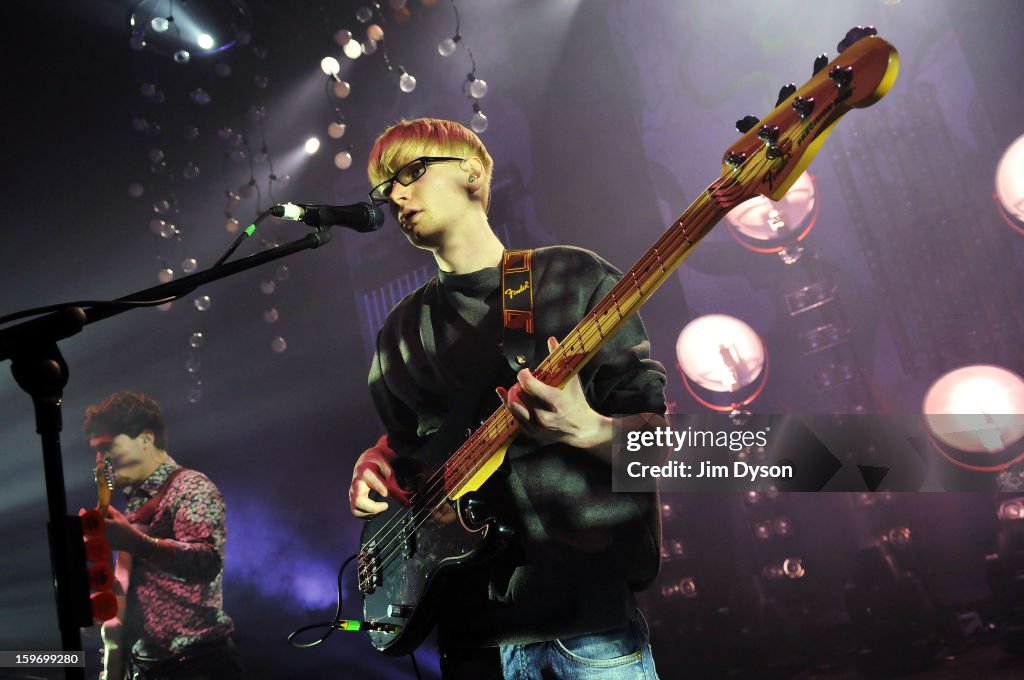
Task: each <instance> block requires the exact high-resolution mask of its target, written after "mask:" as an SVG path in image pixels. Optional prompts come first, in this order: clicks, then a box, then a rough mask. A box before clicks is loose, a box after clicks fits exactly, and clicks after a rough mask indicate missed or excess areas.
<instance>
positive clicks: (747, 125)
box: [736, 116, 761, 134]
mask: <svg viewBox="0 0 1024 680" xmlns="http://www.w3.org/2000/svg"><path fill="white" fill-rule="evenodd" d="M760 122H761V119H760V118H758V117H757V116H744V117H743V118H742V119H741V120H738V121H736V129H737V130H739V131H740V132H742V133H743V134H746V133H748V132H750V130H752V129H753V127H754V126H755V125H757V124H758V123H760Z"/></svg>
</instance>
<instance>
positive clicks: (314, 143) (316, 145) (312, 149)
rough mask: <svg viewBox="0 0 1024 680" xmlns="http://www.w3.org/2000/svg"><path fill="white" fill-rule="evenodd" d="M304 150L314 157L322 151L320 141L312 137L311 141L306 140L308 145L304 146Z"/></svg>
mask: <svg viewBox="0 0 1024 680" xmlns="http://www.w3.org/2000/svg"><path fill="white" fill-rule="evenodd" d="M303 148H304V149H305V150H306V153H308V154H309V155H310V156H312V155H313V154H315V153H316V152H317V151H319V150H320V140H319V139H317V138H316V137H310V138H309V139H307V140H306V143H305V144H304V145H303Z"/></svg>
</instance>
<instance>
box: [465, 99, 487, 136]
mask: <svg viewBox="0 0 1024 680" xmlns="http://www.w3.org/2000/svg"><path fill="white" fill-rule="evenodd" d="M473 111H474V113H473V117H472V118H471V119H470V121H469V127H470V129H471V130H473V132H475V133H477V134H481V133H483V132H485V131H486V130H487V116H486V115H484V112H483V111H481V110H480V105H479V104H477V103H474V104H473Z"/></svg>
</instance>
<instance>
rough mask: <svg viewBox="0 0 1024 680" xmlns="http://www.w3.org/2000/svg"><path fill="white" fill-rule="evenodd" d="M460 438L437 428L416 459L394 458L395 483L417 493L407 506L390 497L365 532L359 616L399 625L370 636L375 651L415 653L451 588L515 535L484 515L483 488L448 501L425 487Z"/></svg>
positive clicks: (437, 490) (431, 486) (435, 487)
mask: <svg viewBox="0 0 1024 680" xmlns="http://www.w3.org/2000/svg"><path fill="white" fill-rule="evenodd" d="M464 433H465V430H464V429H462V430H461V432H460V434H461V436H460V437H452V436H446V433H445V432H444V430H442V431H441V432H439V433H438V434H437V435H435V436H434V437H433V438H432V439H431V440H430V442H428V444H427V446H425V447H424V448H422V449H420V450H419V451H418V452H417V454H416V456H415V458H411V457H402V458H398V459H396V460H395V461H393V468H394V470H395V474H396V476H397V480H398V484H399V486H400V487H402V488H403V489H406V490H408V491H413V492H414V496H413V501H412V502H411V503H410V504H409V505H407V506H404V505H402V504H400V503H399V502H397V501H395V500H392V499H388V505H389V507H388V509H387V510H386V511H384V512H382V513H381V514H380V515H377V516H376V517H374V518H372V519H370V520H369V521H368V522H367V523H366V525H365V526H364V527H363V531H362V534H361V536H360V541H359V543H360V550H359V560H358V564H359V590H360V592H361V593H362V595H363V618H364V619H365V620H366V621H370V622H373V623H385V624H392V625H396V626H401V630H399V631H397V632H394V633H388V632H381V631H370V633H369V635H370V641H371V643H372V644H373V646H374V647H375V648H376V649H377V650H378V651H379V652H382V653H383V654H387V655H388V656H401V655H403V654H408V653H410V652H412V651H413V650H415V649H416V647H418V646H419V645H420V643H421V642H423V640H424V639H425V638H426V637H427V635H428V634H429V633H430V630H431V628H432V627H433V625H434V622H435V621H436V618H437V612H438V609H439V607H443V606H444V599H445V592H446V590H447V587H448V584H450V583H452V582H453V581H457V580H458V579H459V575H460V574H465V570H467V569H469V568H472V566H474V565H478V564H479V563H480V562H481V561H483V560H485V559H487V558H489V557H491V556H493V555H494V554H496V553H497V552H498V551H499V550H500V549H501V547H502V546H504V545H506V544H507V541H508V539H509V538H511V536H512V532H511V530H509V529H508V528H507V527H505V526H503V525H501V524H499V523H498V521H497V519H496V518H495V517H494V516H492V515H490V514H489V512H488V509H489V507H490V504H486V505H485V504H484V502H483V496H484V494H483V489H482V490H481V492H472V493H468V494H466V495H464V496H462V497H461V498H459V499H458V500H457V501H454V502H452V501H450V500H446V499H445V494H444V491H443V490H441V489H440V488H438V487H439V486H440V485H439V484H436V483H435V484H431V482H430V477H431V474H432V473H433V471H435V470H438V469H439V468H441V466H442V465H443V463H444V462H445V461H446V460H447V459H448V457H449V455H450V454H451V452H452V451H454V450H456V449H458V445H459V444H460V443H461V441H456V442H455V444H454V445H448V444H449V442H450V441H451V440H452V439H463V438H464V436H465V435H464ZM488 485H490V482H488V484H487V485H485V488H486V486H488ZM435 506H436V508H435Z"/></svg>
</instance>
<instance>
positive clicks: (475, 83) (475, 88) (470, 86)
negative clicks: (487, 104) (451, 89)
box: [463, 73, 487, 99]
mask: <svg viewBox="0 0 1024 680" xmlns="http://www.w3.org/2000/svg"><path fill="white" fill-rule="evenodd" d="M463 90H464V91H465V93H466V94H468V95H469V96H470V97H472V98H473V99H483V98H484V97H485V96H487V81H486V80H483V79H482V78H477V77H476V76H475V75H474V74H472V73H470V74H469V75H468V76H466V83H465V86H464V87H463Z"/></svg>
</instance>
